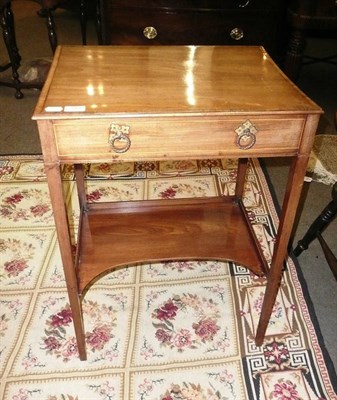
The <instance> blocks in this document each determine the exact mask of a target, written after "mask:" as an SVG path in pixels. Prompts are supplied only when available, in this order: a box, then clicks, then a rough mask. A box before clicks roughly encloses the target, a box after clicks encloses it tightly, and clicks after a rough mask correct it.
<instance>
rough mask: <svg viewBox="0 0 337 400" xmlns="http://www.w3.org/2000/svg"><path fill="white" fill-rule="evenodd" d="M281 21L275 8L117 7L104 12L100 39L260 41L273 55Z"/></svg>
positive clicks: (146, 42)
mask: <svg viewBox="0 0 337 400" xmlns="http://www.w3.org/2000/svg"><path fill="white" fill-rule="evenodd" d="M280 23H281V22H280V18H279V16H278V15H277V14H276V13H275V10H273V11H266V10H264V11H261V12H259V13H255V12H251V11H245V12H240V11H229V12H228V11H226V12H224V11H219V12H211V11H200V10H198V11H186V10H185V11H166V12H163V11H160V10H158V9H147V10H145V9H139V10H136V9H135V8H133V9H132V8H120V9H114V10H113V11H112V12H109V13H106V14H105V16H104V22H103V41H104V44H107V45H109V44H116V45H125V44H127V45H192V44H194V45H258V46H261V45H262V46H265V47H266V49H267V50H268V51H269V52H270V53H271V55H273V53H274V52H275V53H276V52H277V51H279V50H278V49H279V47H280V46H279V45H280V43H279V42H280V38H281V35H280V31H281V27H280ZM274 50H275V51H274Z"/></svg>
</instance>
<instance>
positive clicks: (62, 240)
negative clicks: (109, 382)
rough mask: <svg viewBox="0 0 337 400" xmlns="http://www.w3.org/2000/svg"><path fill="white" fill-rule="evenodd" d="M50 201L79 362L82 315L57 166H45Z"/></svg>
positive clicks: (83, 354)
mask: <svg viewBox="0 0 337 400" xmlns="http://www.w3.org/2000/svg"><path fill="white" fill-rule="evenodd" d="M45 171H46V175H47V181H48V186H49V193H50V200H51V204H52V207H53V211H54V219H55V225H56V231H57V236H58V240H59V246H60V252H61V258H62V263H63V269H64V275H65V279H66V284H67V289H68V296H69V303H70V307H71V311H72V316H73V322H74V327H75V335H76V340H77V348H78V352H79V355H80V359H81V360H86V358H87V356H86V349H85V334H84V327H83V313H82V307H81V302H80V297H79V290H78V282H77V276H76V270H75V266H74V258H73V252H72V246H71V236H70V230H69V223H68V216H67V210H66V205H65V200H64V193H63V184H62V177H61V168H60V166H59V165H58V164H48V163H46V164H45Z"/></svg>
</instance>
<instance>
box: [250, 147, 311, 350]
mask: <svg viewBox="0 0 337 400" xmlns="http://www.w3.org/2000/svg"><path fill="white" fill-rule="evenodd" d="M307 163H308V156H307V155H300V156H297V157H294V158H293V160H292V164H291V167H290V171H289V175H288V183H287V188H286V194H285V197H284V201H283V207H282V215H281V219H280V224H279V227H278V233H277V236H276V243H275V250H274V254H273V258H272V262H271V267H270V270H269V273H268V280H267V287H266V291H265V295H264V300H263V305H262V310H261V315H260V320H259V324H258V328H257V333H256V338H255V342H256V345H257V346H261V345H262V343H263V340H264V337H265V333H266V330H267V327H268V323H269V320H270V317H271V314H272V311H273V307H274V304H275V300H276V296H277V292H278V289H279V286H280V283H281V279H282V270H283V265H284V261H285V257H286V254H287V247H288V243H289V239H290V235H291V232H292V227H293V223H294V219H295V215H296V209H297V206H298V203H299V200H300V196H301V192H302V187H303V182H304V176H305V172H306V168H307Z"/></svg>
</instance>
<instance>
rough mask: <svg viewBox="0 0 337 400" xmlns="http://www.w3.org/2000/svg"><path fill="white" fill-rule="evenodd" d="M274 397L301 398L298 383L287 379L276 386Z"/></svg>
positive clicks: (283, 399) (293, 399)
mask: <svg viewBox="0 0 337 400" xmlns="http://www.w3.org/2000/svg"><path fill="white" fill-rule="evenodd" d="M273 399H275V400H300V397H299V394H298V391H297V390H296V385H295V384H294V383H293V382H291V381H285V382H281V383H277V384H276V385H275V386H274V392H273Z"/></svg>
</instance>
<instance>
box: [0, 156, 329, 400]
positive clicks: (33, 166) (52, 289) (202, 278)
mask: <svg viewBox="0 0 337 400" xmlns="http://www.w3.org/2000/svg"><path fill="white" fill-rule="evenodd" d="M86 175H87V186H88V197H89V199H90V200H91V201H107V200H110V201H119V200H140V199H160V198H177V197H195V196H214V195H217V194H231V193H233V189H234V187H235V177H236V161H233V160H212V161H207V160H204V161H198V162H196V161H176V162H161V163H149V162H146V163H145V162H142V163H124V164H119V163H116V164H97V165H91V166H86ZM63 176H64V186H65V191H66V194H67V201H68V203H67V204H68V206H69V217H70V220H71V225H72V227H73V228H74V230H75V231H76V229H77V223H78V215H79V210H78V206H77V197H76V188H75V184H74V172H73V170H72V168H71V167H69V166H67V167H64V169H63ZM244 202H245V204H246V206H247V208H248V209H249V215H250V218H251V220H252V222H253V224H254V229H255V231H256V234H257V237H258V239H259V241H260V243H261V246H262V249H263V251H264V253H265V256H266V257H267V259H268V260H270V256H271V253H272V250H273V243H274V237H275V229H276V226H277V223H278V217H277V213H276V211H275V208H274V205H273V201H272V197H271V194H270V192H269V189H268V185H267V183H266V180H265V177H264V174H263V171H262V170H261V167H260V166H259V164H258V162H257V161H254V162H251V163H250V166H249V171H248V174H247V180H246V186H245V196H244ZM0 216H1V218H0V235H1V236H0V257H1V262H0V290H1V297H0V359H1V364H0V373H1V386H0V398H1V399H3V400H225V399H226V400H255V399H256V400H272V399H275V400H313V399H315V400H318V399H320V400H322V399H337V396H336V393H335V391H334V387H336V375H335V373H334V371H333V370H332V367H331V363H329V362H328V361H326V360H325V358H324V354H325V349H324V347H323V345H322V343H320V341H319V339H318V337H319V336H320V335H319V334H318V333H317V331H316V327H315V326H314V323H313V319H314V318H313V317H312V316H311V310H309V307H308V305H307V303H306V294H305V293H304V291H303V288H302V286H301V282H300V279H299V277H298V274H297V271H296V267H295V264H294V262H293V261H292V260H291V259H288V262H287V267H286V270H285V273H284V277H283V281H282V285H281V289H280V292H279V295H278V298H277V301H276V304H275V307H274V309H273V315H272V319H271V321H270V324H269V327H268V331H267V336H266V339H265V342H264V345H263V346H262V347H256V346H255V343H254V335H255V331H256V324H257V321H258V316H259V312H260V308H261V302H262V299H263V293H264V287H265V279H264V278H258V277H256V276H254V275H252V274H251V273H250V272H249V271H248V270H247V269H246V268H245V267H244V266H242V265H237V264H234V263H232V262H220V261H203V262H201V261H193V260H191V261H184V262H166V263H157V264H145V265H139V266H136V267H126V268H121V269H118V270H116V271H115V272H113V273H110V274H108V275H106V276H104V277H103V278H101V279H100V280H98V281H97V282H96V283H95V284H94V285H93V286H92V287H91V289H90V290H89V291H88V293H87V295H86V297H85V299H84V302H83V309H84V317H85V321H84V323H85V332H86V346H87V352H88V359H87V361H80V360H79V358H78V354H77V347H76V342H75V339H74V331H73V325H72V315H71V312H70V309H69V305H68V300H67V293H66V288H65V282H64V278H63V272H62V264H61V259H60V254H59V248H58V243H57V240H56V234H55V230H54V222H53V215H52V210H51V206H50V203H49V197H48V188H47V184H46V181H45V176H44V171H43V164H42V162H41V160H39V159H38V158H36V157H35V158H34V157H28V156H27V157H22V156H21V157H19V156H18V157H7V158H6V159H1V160H0ZM149 246H151V243H149ZM112 251H113V248H112Z"/></svg>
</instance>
